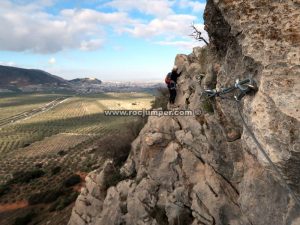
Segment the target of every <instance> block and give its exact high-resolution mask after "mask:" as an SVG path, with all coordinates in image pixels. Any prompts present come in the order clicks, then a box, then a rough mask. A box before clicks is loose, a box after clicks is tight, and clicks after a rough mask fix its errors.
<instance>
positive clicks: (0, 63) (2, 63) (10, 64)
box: [0, 61, 16, 66]
mask: <svg viewBox="0 0 300 225" xmlns="http://www.w3.org/2000/svg"><path fill="white" fill-rule="evenodd" d="M0 65H3V66H16V63H15V62H1V61H0Z"/></svg>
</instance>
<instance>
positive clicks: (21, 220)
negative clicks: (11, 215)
mask: <svg viewBox="0 0 300 225" xmlns="http://www.w3.org/2000/svg"><path fill="white" fill-rule="evenodd" d="M35 216H36V214H35V213H34V212H29V213H27V214H26V215H25V216H21V217H18V218H16V220H15V222H14V224H13V225H27V224H29V223H30V222H31V221H32V219H33V218H34V217H35Z"/></svg>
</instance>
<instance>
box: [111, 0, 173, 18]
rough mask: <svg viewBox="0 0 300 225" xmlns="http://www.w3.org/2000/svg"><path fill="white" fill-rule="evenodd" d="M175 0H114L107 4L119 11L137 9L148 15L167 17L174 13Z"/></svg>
mask: <svg viewBox="0 0 300 225" xmlns="http://www.w3.org/2000/svg"><path fill="white" fill-rule="evenodd" d="M173 4H174V0H173V1H171V0H151V1H149V0H113V1H111V2H108V3H107V4H105V5H106V6H111V7H113V8H115V9H117V10H119V11H125V12H128V11H132V10H137V11H140V12H141V13H144V14H147V15H154V16H157V17H165V16H167V15H170V14H172V13H173V10H172V5H173Z"/></svg>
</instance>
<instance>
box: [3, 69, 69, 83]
mask: <svg viewBox="0 0 300 225" xmlns="http://www.w3.org/2000/svg"><path fill="white" fill-rule="evenodd" d="M67 83H68V81H66V80H64V79H63V78H61V77H58V76H55V75H52V74H50V73H47V72H45V71H42V70H35V69H22V68H17V67H11V66H0V87H2V88H6V87H17V88H20V87H25V86H28V85H39V84H41V85H61V84H67Z"/></svg>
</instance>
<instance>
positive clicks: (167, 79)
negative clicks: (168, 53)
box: [165, 73, 171, 85]
mask: <svg viewBox="0 0 300 225" xmlns="http://www.w3.org/2000/svg"><path fill="white" fill-rule="evenodd" d="M165 83H166V84H167V85H169V84H170V83H171V73H168V74H167V76H166V78H165Z"/></svg>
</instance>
